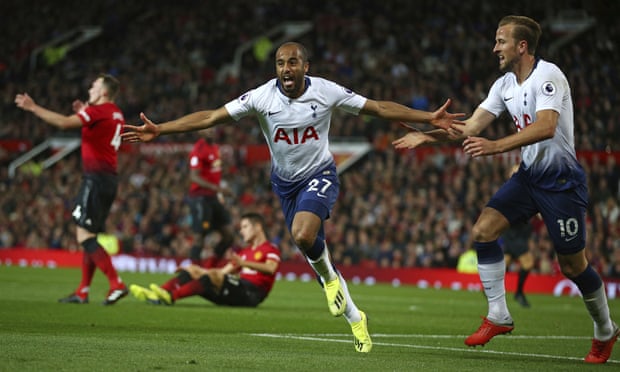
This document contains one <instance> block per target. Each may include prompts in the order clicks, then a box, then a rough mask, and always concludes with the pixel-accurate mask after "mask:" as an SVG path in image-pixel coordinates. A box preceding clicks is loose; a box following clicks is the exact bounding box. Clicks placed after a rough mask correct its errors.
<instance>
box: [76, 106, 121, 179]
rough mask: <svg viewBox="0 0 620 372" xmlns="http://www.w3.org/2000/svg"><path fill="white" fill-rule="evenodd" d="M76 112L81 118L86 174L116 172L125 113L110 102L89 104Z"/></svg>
mask: <svg viewBox="0 0 620 372" xmlns="http://www.w3.org/2000/svg"><path fill="white" fill-rule="evenodd" d="M77 115H78V117H79V118H80V120H82V169H83V170H84V172H85V173H109V174H116V168H117V164H118V157H117V153H118V149H119V148H120V146H121V141H122V140H121V133H122V132H123V126H124V125H125V119H124V118H123V113H122V112H121V110H120V109H119V108H118V106H116V105H115V104H114V103H111V102H108V103H103V104H101V105H94V106H91V105H88V106H86V108H85V109H83V110H82V111H80V112H78V113H77Z"/></svg>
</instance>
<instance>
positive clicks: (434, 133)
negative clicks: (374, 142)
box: [392, 107, 495, 149]
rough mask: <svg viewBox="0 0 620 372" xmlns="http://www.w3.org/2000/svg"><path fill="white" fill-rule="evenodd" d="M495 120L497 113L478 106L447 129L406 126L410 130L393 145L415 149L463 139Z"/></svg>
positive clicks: (399, 147) (475, 133) (478, 131)
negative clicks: (465, 118) (472, 112)
mask: <svg viewBox="0 0 620 372" xmlns="http://www.w3.org/2000/svg"><path fill="white" fill-rule="evenodd" d="M493 120H495V115H493V114H491V113H490V112H488V111H486V110H484V109H482V108H480V107H478V108H477V109H476V111H474V114H473V115H472V116H471V117H470V118H469V119H467V120H465V121H464V122H458V123H455V124H453V125H452V126H451V127H450V128H448V129H447V130H444V129H435V130H431V131H428V132H421V131H418V130H416V129H414V128H411V127H408V126H406V127H407V128H408V130H409V132H408V133H407V134H405V135H404V136H402V137H400V138H398V139H396V140H395V141H394V142H392V145H394V147H395V148H397V149H414V148H416V147H418V146H421V145H428V144H433V143H446V142H454V141H462V140H463V139H465V138H467V137H469V136H474V135H477V134H479V133H480V132H481V131H482V130H483V129H484V128H486V127H487V126H488V125H489V124H491V123H492V122H493Z"/></svg>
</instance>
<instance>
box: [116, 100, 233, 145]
mask: <svg viewBox="0 0 620 372" xmlns="http://www.w3.org/2000/svg"><path fill="white" fill-rule="evenodd" d="M140 119H142V121H143V122H144V124H143V125H141V126H135V125H125V128H126V129H127V130H128V132H125V133H123V134H121V136H122V137H123V140H124V141H128V142H149V141H152V140H153V139H155V138H156V137H158V136H160V135H162V134H173V133H182V132H191V131H197V130H200V129H206V128H210V127H213V126H215V125H218V124H224V123H229V122H231V121H232V120H233V119H232V117H231V116H230V115H229V114H228V111H227V110H226V108H225V107H223V106H222V107H220V108H218V109H215V110H206V111H198V112H194V113H192V114H189V115H185V116H183V117H181V118H179V119H176V120H172V121H168V122H165V123H162V124H159V125H157V124H155V123H153V122H152V121H151V120H150V119H149V118H147V117H146V115H144V113H140Z"/></svg>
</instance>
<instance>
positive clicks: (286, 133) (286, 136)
mask: <svg viewBox="0 0 620 372" xmlns="http://www.w3.org/2000/svg"><path fill="white" fill-rule="evenodd" d="M311 139H312V140H316V141H318V140H319V133H318V132H317V131H316V129H315V128H314V127H313V126H309V127H307V128H293V129H288V130H287V129H285V128H278V129H277V130H276V133H275V134H274V135H273V143H278V142H279V141H284V142H286V143H288V144H289V145H299V144H304V143H306V142H307V141H308V140H311Z"/></svg>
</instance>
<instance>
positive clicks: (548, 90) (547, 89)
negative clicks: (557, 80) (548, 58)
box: [542, 81, 555, 96]
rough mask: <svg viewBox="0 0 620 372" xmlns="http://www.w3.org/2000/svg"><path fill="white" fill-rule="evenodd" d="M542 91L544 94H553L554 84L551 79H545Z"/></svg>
mask: <svg viewBox="0 0 620 372" xmlns="http://www.w3.org/2000/svg"><path fill="white" fill-rule="evenodd" d="M542 92H543V94H544V95H546V96H552V95H554V94H555V85H554V84H553V82H551V81H545V82H544V83H543V85H542Z"/></svg>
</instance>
